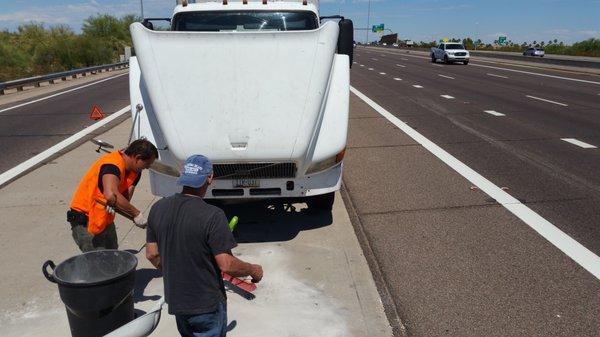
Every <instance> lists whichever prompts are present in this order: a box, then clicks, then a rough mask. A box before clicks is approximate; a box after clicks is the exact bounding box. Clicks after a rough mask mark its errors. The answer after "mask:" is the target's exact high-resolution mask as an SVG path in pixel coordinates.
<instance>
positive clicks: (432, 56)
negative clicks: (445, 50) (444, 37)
mask: <svg viewBox="0 0 600 337" xmlns="http://www.w3.org/2000/svg"><path fill="white" fill-rule="evenodd" d="M435 61H437V60H436V59H435V55H433V54H431V63H435Z"/></svg>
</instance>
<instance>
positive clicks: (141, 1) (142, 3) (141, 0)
mask: <svg viewBox="0 0 600 337" xmlns="http://www.w3.org/2000/svg"><path fill="white" fill-rule="evenodd" d="M140 8H141V9H142V20H144V0H140Z"/></svg>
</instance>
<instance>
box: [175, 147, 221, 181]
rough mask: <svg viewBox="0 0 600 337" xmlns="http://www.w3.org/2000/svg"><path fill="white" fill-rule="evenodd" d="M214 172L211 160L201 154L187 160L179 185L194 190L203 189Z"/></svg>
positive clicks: (178, 179)
mask: <svg viewBox="0 0 600 337" xmlns="http://www.w3.org/2000/svg"><path fill="white" fill-rule="evenodd" d="M212 171H213V169H212V163H211V162H210V159H208V158H206V157H205V156H203V155H201V154H196V155H193V156H190V157H188V159H186V160H185V164H184V165H183V170H181V175H180V176H179V178H177V185H181V186H189V187H193V188H198V187H201V186H202V185H204V183H205V182H206V179H207V178H208V176H209V175H210V174H211V173H212Z"/></svg>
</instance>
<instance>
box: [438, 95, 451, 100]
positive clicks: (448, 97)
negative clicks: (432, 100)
mask: <svg viewBox="0 0 600 337" xmlns="http://www.w3.org/2000/svg"><path fill="white" fill-rule="evenodd" d="M440 97H444V98H445V99H454V97H452V96H450V95H440Z"/></svg>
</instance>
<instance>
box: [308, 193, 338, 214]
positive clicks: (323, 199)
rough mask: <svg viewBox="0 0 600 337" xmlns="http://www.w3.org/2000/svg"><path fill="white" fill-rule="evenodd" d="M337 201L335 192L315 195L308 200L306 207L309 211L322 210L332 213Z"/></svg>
mask: <svg viewBox="0 0 600 337" xmlns="http://www.w3.org/2000/svg"><path fill="white" fill-rule="evenodd" d="M334 200H335V192H330V193H327V194H321V195H314V196H312V197H308V199H306V205H307V206H308V208H309V209H313V210H320V211H331V209H332V208H333V201H334Z"/></svg>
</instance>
